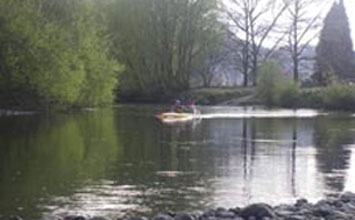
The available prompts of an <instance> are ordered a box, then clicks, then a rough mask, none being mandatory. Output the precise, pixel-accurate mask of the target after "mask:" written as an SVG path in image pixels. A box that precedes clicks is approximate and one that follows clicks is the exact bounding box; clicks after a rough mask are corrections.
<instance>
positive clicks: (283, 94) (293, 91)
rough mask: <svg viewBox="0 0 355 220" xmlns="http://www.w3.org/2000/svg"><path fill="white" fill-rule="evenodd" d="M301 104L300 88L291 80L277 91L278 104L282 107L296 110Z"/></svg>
mask: <svg viewBox="0 0 355 220" xmlns="http://www.w3.org/2000/svg"><path fill="white" fill-rule="evenodd" d="M299 102H300V87H299V85H298V83H296V82H294V81H293V80H291V79H288V80H286V81H285V82H283V84H282V85H281V86H280V88H279V90H278V91H277V104H278V105H280V106H282V107H288V108H294V107H297V106H298V104H299Z"/></svg>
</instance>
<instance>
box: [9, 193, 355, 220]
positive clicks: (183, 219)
mask: <svg viewBox="0 0 355 220" xmlns="http://www.w3.org/2000/svg"><path fill="white" fill-rule="evenodd" d="M354 216H355V194H354V193H351V192H346V193H343V194H341V195H338V196H334V197H333V198H328V199H322V200H320V201H318V202H316V203H314V204H313V203H309V202H308V201H307V200H306V199H298V200H297V201H296V202H295V203H294V204H279V205H277V206H274V207H272V206H270V205H268V204H265V203H255V204H251V205H248V206H246V207H244V208H240V207H235V208H229V209H227V208H223V207H219V208H216V209H209V210H207V211H204V212H200V211H197V212H178V213H174V212H171V211H168V212H161V213H158V214H156V215H155V216H154V217H152V218H149V219H151V220H271V219H278V220H353V219H354ZM9 219H10V220H22V218H21V217H19V216H12V217H10V218H9ZM49 219H51V218H49ZM53 219H60V220H108V219H107V218H104V217H85V216H81V215H68V216H64V217H58V216H56V217H55V218H53ZM117 219H118V220H148V218H147V217H143V216H134V215H132V216H125V217H122V218H117Z"/></svg>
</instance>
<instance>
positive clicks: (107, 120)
mask: <svg viewBox="0 0 355 220" xmlns="http://www.w3.org/2000/svg"><path fill="white" fill-rule="evenodd" d="M162 109H164V107H162V106H152V105H122V106H117V107H114V108H109V109H100V110H95V109H88V110H86V111H85V112H81V113H73V114H54V115H44V114H39V113H34V114H31V113H26V114H21V113H18V114H16V115H11V114H10V115H2V116H1V117H0V218H1V217H7V216H10V215H19V216H23V217H25V218H26V219H38V218H42V217H46V216H54V215H58V216H64V215H70V214H76V215H85V216H103V217H108V218H117V217H121V216H123V215H126V214H144V215H147V216H150V215H153V214H155V213H157V212H159V211H167V210H173V211H194V210H206V209H208V208H217V207H226V208H229V207H236V206H245V205H247V204H250V203H254V202H266V203H269V204H272V205H276V204H280V203H292V202H294V201H295V200H296V199H297V198H301V197H303V198H307V199H309V200H310V201H316V200H319V199H322V198H326V197H329V196H332V195H335V194H337V193H340V192H343V191H347V190H348V191H355V145H354V144H355V117H353V115H351V114H336V113H328V114H325V113H318V112H315V111H311V110H298V111H292V110H262V109H253V108H237V107H201V111H202V117H201V119H199V120H194V121H191V122H185V123H177V124H176V123H175V124H163V123H161V122H160V121H158V120H157V119H156V118H154V117H153V116H154V114H156V113H157V112H159V111H161V110H162Z"/></svg>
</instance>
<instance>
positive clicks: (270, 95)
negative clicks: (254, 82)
mask: <svg viewBox="0 0 355 220" xmlns="http://www.w3.org/2000/svg"><path fill="white" fill-rule="evenodd" d="M257 74H258V77H259V79H258V87H257V93H258V97H259V98H260V100H261V101H262V102H263V103H264V104H265V105H267V106H274V105H279V106H284V107H295V106H296V105H297V103H298V101H299V96H300V92H299V86H298V84H297V83H294V82H293V81H292V79H290V78H288V77H287V76H285V75H284V74H283V72H282V69H281V67H280V66H279V65H278V64H276V63H274V62H270V61H267V62H264V63H263V64H261V65H260V67H259V68H258V71H257Z"/></svg>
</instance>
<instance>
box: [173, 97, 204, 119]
mask: <svg viewBox="0 0 355 220" xmlns="http://www.w3.org/2000/svg"><path fill="white" fill-rule="evenodd" d="M170 111H171V112H175V113H189V112H190V113H193V114H194V115H197V114H200V111H199V110H197V108H196V105H195V102H194V101H192V100H190V101H188V102H187V103H186V105H182V104H181V101H180V100H178V99H177V100H175V103H174V105H173V106H172V107H171V110H170Z"/></svg>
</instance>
